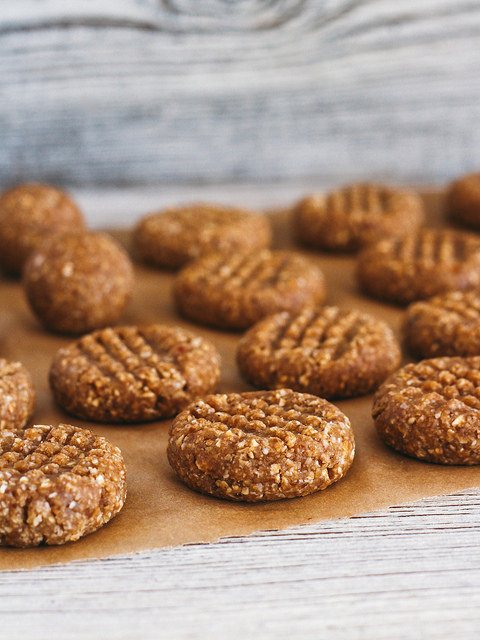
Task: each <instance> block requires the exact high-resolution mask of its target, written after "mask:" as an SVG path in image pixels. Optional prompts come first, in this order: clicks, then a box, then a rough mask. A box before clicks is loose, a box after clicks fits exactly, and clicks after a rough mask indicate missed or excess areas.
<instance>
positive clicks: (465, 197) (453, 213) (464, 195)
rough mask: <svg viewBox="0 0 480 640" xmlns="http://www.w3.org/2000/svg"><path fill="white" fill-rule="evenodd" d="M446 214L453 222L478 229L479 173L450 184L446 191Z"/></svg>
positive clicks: (479, 218) (479, 214)
mask: <svg viewBox="0 0 480 640" xmlns="http://www.w3.org/2000/svg"><path fill="white" fill-rule="evenodd" d="M447 213H448V214H449V215H450V217H451V218H452V219H453V220H456V221H458V222H461V223H462V224H466V225H468V226H470V227H473V228H475V229H479V228H480V173H470V174H468V175H466V176H462V177H461V178H459V179H458V180H455V181H454V182H452V184H451V185H450V186H449V188H448V191H447Z"/></svg>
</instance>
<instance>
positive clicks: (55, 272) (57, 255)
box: [23, 232, 134, 334]
mask: <svg viewBox="0 0 480 640" xmlns="http://www.w3.org/2000/svg"><path fill="white" fill-rule="evenodd" d="M133 281H134V280H133V267H132V264H131V261H130V258H129V257H128V255H127V253H126V252H125V251H124V250H123V249H122V247H121V246H120V245H119V244H118V243H117V242H116V241H115V240H114V239H113V238H112V237H111V236H109V235H107V234H106V233H95V232H78V233H76V232H73V233H65V234H61V235H60V234H57V235H55V236H53V237H51V238H49V239H48V240H46V241H45V242H44V243H43V244H42V245H41V246H40V248H39V249H37V250H36V251H34V252H33V253H32V254H31V255H30V257H29V258H28V260H27V262H26V264H25V268H24V273H23V282H24V286H25V292H26V295H27V299H28V302H29V304H30V307H31V309H32V311H33V312H34V313H35V315H36V316H37V317H38V318H39V320H40V321H41V322H42V323H43V325H44V326H45V327H46V328H47V329H49V330H51V331H58V332H60V333H72V334H75V333H84V332H86V331H91V330H92V329H96V328H99V327H104V326H106V325H109V324H112V323H113V322H115V321H116V320H117V319H118V318H119V316H120V315H121V313H122V312H123V310H124V308H125V306H126V305H127V303H128V301H129V300H130V298H131V295H132V291H133Z"/></svg>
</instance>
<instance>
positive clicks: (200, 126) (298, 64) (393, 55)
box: [0, 0, 480, 186]
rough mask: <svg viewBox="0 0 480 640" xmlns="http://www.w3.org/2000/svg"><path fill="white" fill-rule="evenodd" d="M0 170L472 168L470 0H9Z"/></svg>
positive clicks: (83, 179)
mask: <svg viewBox="0 0 480 640" xmlns="http://www.w3.org/2000/svg"><path fill="white" fill-rule="evenodd" d="M0 7H1V11H0V186H3V185H6V184H8V183H11V182H15V181H18V180H24V179H26V178H29V179H42V180H49V181H53V182H57V183H60V184H77V185H82V184H83V185H93V184H97V185H107V184H111V185H115V186H119V185H121V184H127V185H134V184H169V183H172V182H175V183H178V182H186V181H189V182H205V181H217V182H219V181H220V182H224V181H235V180H239V179H244V180H252V179H253V180H257V181H263V180H266V179H268V180H277V181H278V180H284V179H292V178H298V177H305V176H319V178H320V180H322V181H323V183H331V182H341V181H344V180H349V179H354V178H365V177H371V176H374V177H375V178H377V179H380V178H385V179H390V180H395V181H399V182H405V181H414V182H416V183H418V182H422V183H427V182H430V183H431V182H440V181H444V180H446V179H449V178H450V177H452V176H453V175H455V174H458V173H461V172H463V171H466V170H469V169H472V168H475V167H476V168H478V167H479V166H480V128H479V127H478V121H479V115H480V74H479V73H478V69H479V68H480V3H479V2H478V0H402V2H396V1H395V0H356V1H353V0H277V1H276V2H265V1H263V0H237V1H236V2H227V1H225V0H209V1H207V0H205V1H201V2H200V1H198V0H84V1H83V2H72V1H65V0H15V2H9V1H8V0H3V1H2V2H0Z"/></svg>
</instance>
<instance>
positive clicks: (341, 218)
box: [293, 182, 424, 251]
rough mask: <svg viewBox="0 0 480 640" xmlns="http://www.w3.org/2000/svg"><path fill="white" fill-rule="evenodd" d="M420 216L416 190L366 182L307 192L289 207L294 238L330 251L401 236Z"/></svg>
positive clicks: (421, 216)
mask: <svg viewBox="0 0 480 640" xmlns="http://www.w3.org/2000/svg"><path fill="white" fill-rule="evenodd" d="M423 219H424V211H423V204H422V201H421V199H420V197H419V196H418V195H417V194H415V193H412V192H410V191H406V190H404V189H393V188H391V187H386V186H383V185H375V184H370V183H368V182H367V183H360V184H352V185H348V186H346V187H342V188H340V189H336V190H335V191H331V192H330V193H326V194H314V195H311V196H307V197H305V198H303V199H302V200H300V202H299V203H298V204H297V205H296V206H295V207H294V210H293V223H294V228H295V232H296V234H297V237H298V239H299V240H300V241H301V242H303V244H306V245H308V246H311V247H315V248H317V249H326V250H331V251H356V250H357V249H360V248H361V247H364V246H366V245H367V244H370V243H372V242H376V241H377V240H380V239H382V238H386V237H400V236H404V235H406V234H407V233H412V232H413V231H415V229H417V228H418V227H419V226H420V225H421V224H422V222H423Z"/></svg>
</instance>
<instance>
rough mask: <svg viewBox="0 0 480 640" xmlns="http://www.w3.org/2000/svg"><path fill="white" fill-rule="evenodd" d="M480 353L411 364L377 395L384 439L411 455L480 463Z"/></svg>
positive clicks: (375, 416)
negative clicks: (465, 356)
mask: <svg viewBox="0 0 480 640" xmlns="http://www.w3.org/2000/svg"><path fill="white" fill-rule="evenodd" d="M479 389H480V357H478V356H474V357H472V358H458V357H453V358H432V359H431V360H421V361H420V362H418V363H417V364H408V365H407V366H405V367H403V368H402V369H400V370H399V371H397V372H396V373H394V374H393V375H392V376H391V377H390V378H388V380H386V381H385V382H384V383H383V384H382V386H381V387H380V388H379V389H378V391H377V392H376V394H375V398H374V403H373V408H372V416H373V419H374V420H375V427H376V429H377V432H378V434H379V436H380V437H381V438H382V440H383V441H384V442H385V443H386V444H387V445H388V446H389V447H392V449H396V450H397V451H400V452H401V453H405V454H406V455H408V456H411V457H412V458H418V459H420V460H427V461H429V462H436V463H438V464H466V465H470V464H480V398H479Z"/></svg>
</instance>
